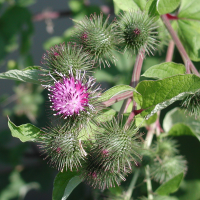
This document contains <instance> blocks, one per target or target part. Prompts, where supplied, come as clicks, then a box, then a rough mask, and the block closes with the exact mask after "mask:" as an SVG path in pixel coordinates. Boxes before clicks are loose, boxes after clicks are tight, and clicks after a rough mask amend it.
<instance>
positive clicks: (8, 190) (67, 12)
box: [0, 0, 200, 200]
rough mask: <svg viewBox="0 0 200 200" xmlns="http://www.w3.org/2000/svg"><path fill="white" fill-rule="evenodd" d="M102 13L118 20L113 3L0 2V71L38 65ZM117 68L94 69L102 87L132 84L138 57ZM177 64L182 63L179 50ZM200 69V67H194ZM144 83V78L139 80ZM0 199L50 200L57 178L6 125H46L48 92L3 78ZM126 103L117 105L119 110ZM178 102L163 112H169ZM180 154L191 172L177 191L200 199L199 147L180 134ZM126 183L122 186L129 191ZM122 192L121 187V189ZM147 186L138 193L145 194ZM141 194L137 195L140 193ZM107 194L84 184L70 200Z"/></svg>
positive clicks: (189, 199) (123, 58)
mask: <svg viewBox="0 0 200 200" xmlns="http://www.w3.org/2000/svg"><path fill="white" fill-rule="evenodd" d="M94 12H96V13H97V14H98V13H100V12H103V13H104V14H105V15H108V14H111V17H110V19H111V20H112V19H114V17H115V16H114V7H113V2H112V0H68V1H67V0H57V1H55V0H38V1H37V0H0V66H1V67H0V72H4V71H7V70H11V69H24V68H26V67H28V66H33V65H35V66H40V65H41V63H40V60H41V58H42V55H43V54H44V52H45V50H47V49H49V48H50V47H51V46H53V45H55V44H59V43H62V42H68V41H70V37H71V36H72V35H73V29H74V28H73V25H74V24H73V22H72V20H71V19H72V18H73V19H77V20H80V19H82V18H83V17H84V16H85V15H87V16H89V15H90V14H91V13H94ZM166 49H167V47H165V48H164V49H163V51H162V52H160V53H156V55H155V56H151V57H146V59H145V60H144V65H143V69H142V73H143V72H144V71H145V70H146V69H148V68H149V67H151V66H153V65H155V64H158V63H160V62H164V61H165V54H166ZM117 57H118V61H117V64H116V66H112V67H111V68H105V69H101V70H100V69H94V71H95V77H96V79H97V81H99V82H101V84H102V87H103V88H109V87H112V86H114V85H116V84H129V82H130V79H131V75H132V69H133V66H134V62H135V56H130V55H127V54H125V55H122V54H119V53H117ZM173 61H174V62H178V63H181V62H182V60H181V58H180V55H179V53H178V52H177V50H176V49H175V53H174V56H173ZM195 64H196V66H200V65H199V63H195ZM141 80H142V79H141ZM0 83H1V84H0V109H1V113H0V200H17V199H18V200H36V199H37V200H48V199H51V194H52V188H53V180H54V177H55V175H56V173H57V171H56V170H54V169H52V168H50V167H49V166H48V165H47V162H46V161H44V160H43V159H44V157H45V156H44V155H41V153H40V150H39V147H38V145H37V144H35V143H31V142H26V143H22V142H20V141H19V139H16V138H13V137H12V136H11V133H10V131H9V129H8V127H7V118H6V116H7V115H8V116H9V117H10V118H11V119H12V121H13V122H14V123H15V124H16V125H20V124H24V123H33V124H35V125H36V126H37V127H40V128H42V127H45V126H47V124H48V106H47V103H46V102H47V101H48V100H47V94H46V91H44V90H43V89H42V87H41V86H38V85H33V84H30V83H22V82H17V81H9V80H0ZM121 103H122V102H119V103H117V104H115V105H113V108H114V109H116V110H119V108H120V105H121ZM175 106H179V102H177V103H176V104H173V105H171V106H169V107H168V108H167V109H165V110H163V111H162V112H161V122H162V120H163V118H164V116H165V113H166V112H167V111H168V110H169V109H172V108H173V107H175ZM177 139H178V140H179V141H180V150H181V154H183V155H185V156H186V159H187V160H188V173H187V175H186V180H187V181H185V182H184V183H183V184H182V186H181V189H180V190H179V191H178V192H177V193H176V194H177V196H179V199H181V200H198V199H200V170H199V169H200V156H199V152H200V145H199V142H198V141H197V139H196V138H193V137H189V136H184V137H183V136H182V137H180V138H177ZM127 184H128V182H127V183H126V184H124V186H125V187H126V185H127ZM118 189H119V188H118ZM143 189H144V188H143V187H141V191H138V195H139V194H140V195H141V194H144V195H145V193H143V191H144V190H143ZM136 195H137V194H136ZM105 198H106V196H105V194H101V193H100V191H98V190H93V189H91V188H90V187H89V186H88V185H86V184H84V183H82V184H80V185H79V186H78V187H77V188H76V189H75V190H74V191H73V192H72V194H71V195H70V198H69V199H77V200H79V199H80V200H81V199H105Z"/></svg>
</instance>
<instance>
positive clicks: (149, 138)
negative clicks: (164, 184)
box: [144, 123, 156, 199]
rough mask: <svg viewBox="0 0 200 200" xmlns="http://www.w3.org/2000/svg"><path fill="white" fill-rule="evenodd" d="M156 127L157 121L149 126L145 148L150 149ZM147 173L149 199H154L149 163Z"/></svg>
mask: <svg viewBox="0 0 200 200" xmlns="http://www.w3.org/2000/svg"><path fill="white" fill-rule="evenodd" d="M155 129H156V123H154V124H153V125H151V126H150V127H149V130H148V132H147V136H146V139H145V143H144V148H146V149H149V147H150V146H151V143H152V140H153V135H154V132H155ZM145 174H146V183H147V194H148V199H153V195H152V185H151V177H150V168H149V165H147V166H146V167H145Z"/></svg>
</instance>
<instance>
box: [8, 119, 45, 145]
mask: <svg viewBox="0 0 200 200" xmlns="http://www.w3.org/2000/svg"><path fill="white" fill-rule="evenodd" d="M8 127H9V129H10V131H11V134H12V136H13V137H16V138H19V139H20V140H21V141H22V142H27V141H36V140H37V138H39V136H40V134H41V133H44V132H43V131H41V130H40V129H39V128H37V127H36V126H34V125H33V124H22V125H20V126H16V125H15V124H14V123H13V122H11V121H10V119H9V118H8Z"/></svg>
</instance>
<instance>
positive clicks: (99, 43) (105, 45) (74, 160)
mask: <svg viewBox="0 0 200 200" xmlns="http://www.w3.org/2000/svg"><path fill="white" fill-rule="evenodd" d="M114 2H115V3H116V5H117V6H118V7H120V6H121V5H123V4H124V2H123V1H120V3H118V2H119V1H114ZM134 2H137V3H134V4H138V2H139V1H134ZM141 2H145V1H141ZM162 2H163V1H156V0H155V1H148V2H147V5H148V6H147V7H148V8H149V9H150V10H147V11H139V10H138V11H133V10H130V11H123V12H122V13H121V14H119V15H118V16H117V17H116V19H115V20H114V21H113V22H110V21H109V17H107V18H106V17H105V18H104V16H103V14H100V15H97V14H93V15H90V17H85V18H84V19H82V20H81V21H75V22H76V31H75V33H74V35H73V38H72V41H73V42H70V43H67V44H66V45H65V44H64V43H63V44H60V45H55V46H54V47H52V48H51V49H50V50H48V51H47V52H46V53H45V54H44V56H43V58H42V63H43V64H44V66H43V67H41V68H40V67H29V68H27V69H26V70H22V71H20V70H14V71H11V72H6V73H4V74H1V76H0V77H4V78H5V77H6V78H12V79H14V80H22V81H31V82H34V83H39V84H42V86H43V88H44V89H47V93H48V96H49V102H48V103H49V104H48V105H49V109H48V110H50V112H49V115H50V116H51V117H50V121H51V122H48V124H50V126H48V127H46V128H42V129H39V128H37V127H35V126H34V125H32V124H24V125H21V126H16V125H14V124H13V123H12V122H11V121H10V120H9V123H8V124H9V128H10V130H11V131H12V134H13V136H15V137H18V138H20V139H21V140H22V141H36V142H38V143H39V147H40V149H41V151H42V154H43V157H44V158H46V159H47V160H48V162H49V164H50V165H51V166H53V167H55V168H56V169H58V171H59V173H58V175H57V177H56V179H55V182H54V191H53V199H66V197H67V196H69V194H70V192H71V191H72V189H74V187H76V186H77V185H78V184H79V183H80V182H82V181H86V182H87V183H88V184H89V185H90V186H92V187H94V188H99V189H100V190H101V192H103V191H102V190H104V189H106V188H110V187H116V189H114V190H110V191H111V192H112V195H111V196H112V199H117V198H118V197H119V198H120V199H124V200H131V199H132V197H133V198H134V199H140V198H141V197H142V196H146V197H145V198H143V199H150V200H152V199H162V195H164V196H163V199H164V198H165V197H166V196H167V195H169V194H171V193H173V192H175V191H176V190H177V189H178V188H179V185H180V183H181V180H182V179H183V177H184V175H185V173H186V171H187V166H186V163H187V162H186V160H185V158H184V156H181V155H180V153H179V150H178V145H177V143H178V142H175V141H174V140H173V139H170V136H174V135H175V136H181V135H186V134H188V133H186V132H184V131H185V130H183V129H182V128H179V127H180V126H181V125H180V124H181V123H185V121H187V122H188V121H189V120H185V121H183V120H182V119H183V116H179V113H178V114H177V113H176V114H177V115H174V114H172V113H170V116H168V118H169V119H170V120H168V121H167V122H166V121H165V120H164V122H163V124H164V125H163V124H161V120H159V117H160V111H161V110H162V109H164V108H166V107H167V106H169V105H171V104H172V103H174V102H175V101H179V100H183V102H184V103H183V106H185V107H187V109H189V110H190V112H191V113H194V114H195V116H197V115H198V114H199V88H200V78H199V76H200V75H199V73H198V71H197V70H196V68H195V67H194V65H193V64H192V62H191V60H190V57H189V56H188V54H187V52H186V51H185V49H184V46H182V44H181V41H180V40H179V38H178V37H177V34H176V33H175V31H174V30H173V28H172V27H171V24H170V22H169V15H165V12H164V8H163V9H160V7H161V8H162ZM166 2H168V3H169V4H170V5H171V6H169V7H168V8H171V7H173V6H174V5H175V4H172V3H171V2H172V1H167V0H166ZM173 3H174V1H173ZM149 4H151V5H149ZM185 4H186V3H183V4H182V5H181V7H180V10H181V8H182V7H184V6H185ZM191 4H193V3H191ZM141 5H142V3H141ZM177 6H178V5H177ZM177 6H175V8H174V10H175V9H176V8H177ZM143 7H145V6H143ZM191 7H193V6H191ZM191 7H190V6H189V8H191ZM194 7H195V6H194ZM120 8H121V9H122V10H123V9H124V8H126V9H125V10H127V4H125V6H124V7H123V6H122V7H120ZM156 9H157V11H156V12H155V13H153V14H152V13H151V12H153V11H152V10H156ZM185 9H186V8H185ZM177 10H178V11H177V12H179V9H177ZM171 11H173V10H171ZM148 13H151V16H149V15H148ZM159 15H160V17H161V19H162V21H163V23H164V24H165V26H166V27H167V29H168V30H169V33H170V35H171V37H172V39H173V40H174V42H175V43H176V45H177V49H178V50H179V52H180V54H181V56H182V58H183V61H184V62H185V67H184V66H183V65H178V64H176V63H172V62H170V61H171V59H172V49H173V48H172V47H173V46H172V47H171V46H170V48H169V49H168V54H167V57H166V61H168V62H166V63H161V64H159V65H156V66H152V67H150V68H149V69H148V71H146V72H145V73H144V74H143V76H144V77H147V78H148V79H150V78H153V80H144V81H139V80H140V76H141V70H142V65H143V60H144V57H145V56H148V55H150V54H153V52H154V50H155V49H156V48H157V44H158V41H157V39H158V38H159V37H158V34H157V31H156V30H158V31H159V29H157V25H156V24H157V22H156V19H157V18H158V16H159ZM152 16H153V17H152ZM187 17H188V16H186V18H187ZM192 17H194V18H195V17H196V18H198V16H197V15H194V16H192ZM194 18H191V21H192V19H194ZM196 18H195V20H198V19H196ZM170 19H171V18H170ZM176 19H178V17H176ZM182 19H185V16H184V13H182V16H180V18H179V20H177V21H178V22H177V23H178V24H179V23H180V21H181V20H182ZM195 22H196V21H195ZM184 23H185V22H184ZM184 23H183V24H184ZM189 23H190V22H189V21H188V23H187V25H188V24H189ZM183 24H182V23H180V24H179V25H180V26H183ZM194 28H195V26H192V30H194ZM177 29H179V26H177ZM184 30H186V28H185V29H184ZM187 30H190V29H187ZM178 33H180V30H178ZM181 34H185V31H181ZM191 34H192V33H191ZM197 35H198V31H197V32H196V33H195V37H194V40H192V42H194V41H198V40H197V38H196V37H197ZM181 37H182V35H181ZM160 38H162V37H160ZM183 38H184V40H187V39H188V38H190V36H187V37H183ZM170 44H172V45H173V43H170ZM187 44H190V43H189V42H187ZM171 48H172V49H171ZM190 48H191V46H190ZM190 48H187V51H189V50H190ZM116 50H117V51H122V52H125V51H128V52H129V53H131V54H136V59H135V64H134V68H133V74H132V79H131V81H130V85H117V86H114V87H113V88H111V89H109V90H106V91H105V92H103V91H102V89H101V87H100V85H99V84H98V83H97V82H96V79H95V78H94V77H93V74H92V70H93V67H94V66H99V67H101V66H102V65H103V66H106V65H107V66H109V67H110V61H111V62H115V60H116V58H115V56H114V55H113V51H116ZM196 50H198V48H196V49H193V51H192V53H191V54H190V56H191V55H192V56H194V55H198V56H199V54H198V52H196ZM195 52H196V54H195ZM196 59H199V57H198V58H196ZM123 67H124V65H122V66H121V69H123ZM102 70H103V69H102ZM116 71H117V70H116ZM13 74H14V75H13ZM41 75H42V76H41ZM38 77H39V78H38ZM155 79H157V80H155ZM133 87H134V88H133ZM191 94H192V95H191ZM193 94H194V95H193ZM186 96H188V97H187V98H186V99H184V97H186ZM121 100H125V101H124V103H123V104H122V107H121V108H120V109H119V111H118V110H114V109H112V108H108V107H109V106H111V105H113V104H114V103H116V102H118V101H121ZM131 102H132V103H131ZM129 108H131V109H129ZM177 109H178V108H177ZM127 110H128V111H127ZM166 118H167V117H166ZM147 119H148V120H147ZM176 119H177V120H178V122H180V124H175V125H174V123H173V122H174V121H175V120H176ZM181 120H182V121H181ZM198 124H199V122H198V121H195V123H193V122H191V123H190V121H189V122H188V123H187V124H186V123H185V124H184V125H185V126H189V128H188V129H187V130H189V131H190V133H189V135H193V136H197V138H198V139H199V135H198V132H197V133H196V132H195V131H196V129H195V128H194V127H196V125H198ZM173 125H174V126H173ZM190 126H191V127H190ZM141 127H143V129H142V131H141V129H140V128H141ZM166 127H167V128H166ZM163 132H165V133H163ZM191 132H192V134H191ZM152 144H154V145H152ZM129 174H133V177H132V179H130V176H129V177H128V175H129ZM127 177H128V178H127ZM153 179H154V180H155V181H157V182H158V183H156V184H155V182H154V181H152V180H153ZM125 180H127V182H128V183H125V184H121V183H123V181H125ZM129 181H130V182H129ZM120 184H121V185H120ZM158 184H160V186H159V187H158ZM119 185H120V186H119ZM138 188H139V189H138ZM145 188H146V189H145ZM119 191H120V194H119ZM136 191H137V192H136ZM99 192H100V191H99ZM108 193H109V192H108V190H107V191H106V192H105V193H103V194H102V195H104V196H105V195H108V196H109V194H108ZM113 193H114V195H113ZM114 196H116V198H115V197H114ZM81 198H82V197H81ZM95 198H96V197H95ZM105 198H107V196H106V197H105ZM108 198H109V197H108ZM166 198H167V197H166ZM166 198H165V199H166ZM169 199H173V198H171V197H170V198H169Z"/></svg>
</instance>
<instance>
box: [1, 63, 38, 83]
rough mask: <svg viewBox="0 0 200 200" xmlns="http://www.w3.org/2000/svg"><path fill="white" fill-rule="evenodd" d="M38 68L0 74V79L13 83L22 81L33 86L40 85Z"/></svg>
mask: <svg viewBox="0 0 200 200" xmlns="http://www.w3.org/2000/svg"><path fill="white" fill-rule="evenodd" d="M41 73H42V72H41V70H40V67H37V66H35V67H27V68H25V69H24V70H17V69H15V70H9V71H7V72H3V73H0V79H10V80H15V81H23V82H29V83H35V84H41V82H40V81H39V79H41V78H42V77H41V76H40V74H41Z"/></svg>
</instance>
